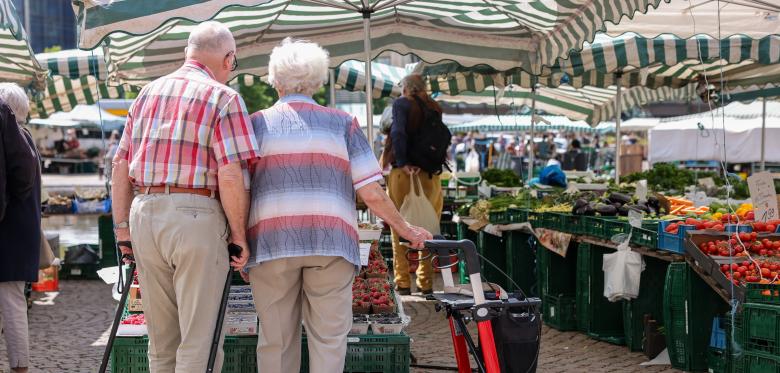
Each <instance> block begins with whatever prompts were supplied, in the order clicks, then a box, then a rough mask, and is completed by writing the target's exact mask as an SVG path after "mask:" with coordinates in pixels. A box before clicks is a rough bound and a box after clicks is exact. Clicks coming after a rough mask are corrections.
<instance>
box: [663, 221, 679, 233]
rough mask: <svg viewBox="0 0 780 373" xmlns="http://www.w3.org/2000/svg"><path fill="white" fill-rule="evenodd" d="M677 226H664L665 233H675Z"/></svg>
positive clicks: (675, 224) (674, 224)
mask: <svg viewBox="0 0 780 373" xmlns="http://www.w3.org/2000/svg"><path fill="white" fill-rule="evenodd" d="M679 226H680V224H678V223H672V224H669V225H667V226H666V229H665V231H666V233H673V232H672V231H674V232H675V233H676V231H677V228H678V227H679Z"/></svg>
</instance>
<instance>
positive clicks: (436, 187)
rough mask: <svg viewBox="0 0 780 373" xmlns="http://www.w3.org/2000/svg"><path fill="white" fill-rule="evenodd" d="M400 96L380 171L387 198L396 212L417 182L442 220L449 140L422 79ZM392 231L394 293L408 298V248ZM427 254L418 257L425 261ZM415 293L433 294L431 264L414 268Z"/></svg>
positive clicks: (409, 82)
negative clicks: (383, 173)
mask: <svg viewBox="0 0 780 373" xmlns="http://www.w3.org/2000/svg"><path fill="white" fill-rule="evenodd" d="M401 86H402V87H403V96H401V97H400V98H398V99H397V100H395V102H393V123H392V125H391V127H390V136H388V139H387V146H386V147H385V149H386V150H385V153H384V154H383V156H382V162H383V164H382V166H383V167H384V166H388V165H390V166H392V170H391V171H390V176H389V177H388V178H387V192H388V194H389V195H390V199H391V200H392V201H393V203H394V204H395V206H396V207H397V208H399V209H400V208H401V205H402V204H403V203H404V199H405V198H406V196H407V195H408V194H409V193H410V184H411V183H412V181H413V179H412V178H413V177H417V178H419V181H420V184H421V186H422V192H423V193H425V196H426V197H427V198H428V200H429V201H430V203H431V205H432V206H433V209H434V210H435V212H436V216H441V210H442V207H443V205H444V197H443V195H442V190H441V182H440V181H439V174H441V172H442V168H444V167H447V154H448V151H449V147H450V143H451V141H452V134H451V133H450V131H449V129H448V128H447V127H446V126H445V125H444V123H443V122H442V120H441V112H442V110H441V107H440V106H439V104H438V103H437V102H436V101H434V100H433V99H432V98H431V97H430V96H429V95H428V94H427V93H426V90H425V88H426V85H425V81H424V80H423V78H422V76H420V75H417V74H412V75H408V76H407V77H405V78H404V79H403V80H402V81H401ZM391 231H392V239H393V269H394V273H395V286H396V291H397V292H398V293H399V294H400V295H409V294H411V279H410V275H409V260H408V259H407V257H406V251H407V247H406V246H405V245H401V243H400V242H399V235H398V232H396V231H395V230H391ZM425 255H426V254H423V256H425ZM416 272H417V289H418V290H419V291H421V292H422V293H423V295H426V294H430V293H432V292H433V289H432V287H433V277H432V276H433V267H432V266H431V261H430V259H428V260H420V261H419V264H418V266H417V271H416Z"/></svg>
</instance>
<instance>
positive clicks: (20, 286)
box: [0, 83, 41, 373]
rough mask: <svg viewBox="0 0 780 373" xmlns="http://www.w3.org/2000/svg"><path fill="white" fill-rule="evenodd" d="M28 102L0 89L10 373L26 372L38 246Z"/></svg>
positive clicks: (0, 280) (37, 170) (0, 270)
mask: <svg viewBox="0 0 780 373" xmlns="http://www.w3.org/2000/svg"><path fill="white" fill-rule="evenodd" d="M28 102H29V101H28V98H27V94H26V93H25V92H24V90H23V89H22V88H21V87H19V86H18V85H16V84H13V83H0V316H1V317H2V320H3V324H2V326H3V334H4V335H5V343H6V349H7V350H8V351H7V352H8V361H9V363H10V366H11V371H12V372H15V373H21V372H27V371H28V369H29V367H30V347H29V345H30V343H29V330H28V324H27V299H25V296H24V283H25V282H35V281H38V262H39V256H40V245H41V167H40V160H39V157H38V154H37V151H36V149H35V142H33V139H32V136H31V135H30V133H29V132H28V131H27V130H26V129H24V128H22V125H23V124H24V123H25V122H26V120H27V113H28V112H29V110H30V107H29V104H28ZM0 370H2V369H0Z"/></svg>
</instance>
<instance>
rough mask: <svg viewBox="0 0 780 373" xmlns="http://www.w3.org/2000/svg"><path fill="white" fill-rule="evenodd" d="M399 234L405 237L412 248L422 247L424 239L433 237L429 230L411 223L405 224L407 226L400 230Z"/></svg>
mask: <svg viewBox="0 0 780 373" xmlns="http://www.w3.org/2000/svg"><path fill="white" fill-rule="evenodd" d="M399 235H400V236H401V237H403V238H405V239H407V240H408V241H409V243H410V245H409V247H411V248H413V249H423V248H425V247H424V246H425V241H428V240H432V239H433V235H432V234H431V232H428V231H427V230H425V229H423V228H420V227H416V226H414V225H411V224H407V228H406V229H403V230H401V231H400V232H399Z"/></svg>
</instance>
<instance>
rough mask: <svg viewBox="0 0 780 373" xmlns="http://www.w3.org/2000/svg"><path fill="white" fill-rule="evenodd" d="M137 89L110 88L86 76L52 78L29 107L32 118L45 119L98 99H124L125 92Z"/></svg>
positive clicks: (92, 77)
mask: <svg viewBox="0 0 780 373" xmlns="http://www.w3.org/2000/svg"><path fill="white" fill-rule="evenodd" d="M127 91H133V92H137V91H138V89H137V88H131V87H122V86H119V87H110V86H107V85H106V84H105V83H102V82H98V81H97V80H96V79H95V77H94V76H91V75H87V76H82V77H80V78H77V79H70V78H66V77H63V76H53V77H52V78H51V79H50V80H49V83H48V84H47V85H46V87H45V90H44V91H43V92H42V93H41V94H40V95H39V96H38V97H35V98H34V100H33V103H32V104H31V105H30V109H31V110H30V111H31V113H30V115H31V116H32V117H33V118H46V117H48V116H49V115H51V114H52V113H55V112H58V111H71V110H72V109H73V108H74V107H75V106H76V105H84V104H86V105H93V104H95V103H96V102H97V101H98V98H100V99H107V98H112V99H113V98H124V96H125V92H127Z"/></svg>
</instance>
